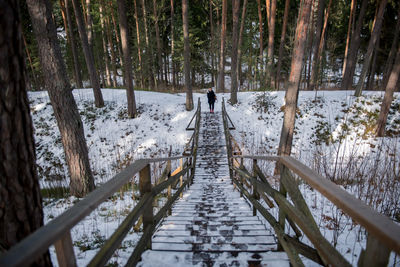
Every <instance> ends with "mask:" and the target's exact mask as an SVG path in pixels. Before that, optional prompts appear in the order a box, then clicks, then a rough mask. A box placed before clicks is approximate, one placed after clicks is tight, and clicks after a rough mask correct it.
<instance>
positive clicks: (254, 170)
mask: <svg viewBox="0 0 400 267" xmlns="http://www.w3.org/2000/svg"><path fill="white" fill-rule="evenodd" d="M256 165H257V160H256V159H253V177H254V179H256V180H257V173H256V168H255V166H256ZM253 197H254V199H256V200H259V199H260V195H259V194H258V191H257V186H256V185H255V184H253ZM256 215H257V208H256V207H255V206H254V205H253V216H256Z"/></svg>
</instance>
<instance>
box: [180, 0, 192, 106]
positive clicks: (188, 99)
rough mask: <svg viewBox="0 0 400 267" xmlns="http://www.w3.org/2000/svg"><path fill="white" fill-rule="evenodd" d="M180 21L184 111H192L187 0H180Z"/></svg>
mask: <svg viewBox="0 0 400 267" xmlns="http://www.w3.org/2000/svg"><path fill="white" fill-rule="evenodd" d="M182 21H183V40H184V52H183V53H184V54H183V56H184V65H183V72H184V75H185V91H186V110H192V109H193V107H194V106H193V94H192V84H191V82H190V42H189V18H188V0H182Z"/></svg>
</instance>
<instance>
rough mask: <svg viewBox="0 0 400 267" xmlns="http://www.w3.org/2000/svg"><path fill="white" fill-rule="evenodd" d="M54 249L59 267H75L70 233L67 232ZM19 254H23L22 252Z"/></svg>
mask: <svg viewBox="0 0 400 267" xmlns="http://www.w3.org/2000/svg"><path fill="white" fill-rule="evenodd" d="M54 247H55V248H56V254H57V260H58V265H59V266H60V267H75V266H76V259H75V253H74V247H73V245H72V238H71V233H70V232H69V231H68V232H67V233H65V234H64V236H63V237H62V238H61V239H60V240H58V241H57V242H56V243H55V244H54ZM21 254H23V252H22V253H21Z"/></svg>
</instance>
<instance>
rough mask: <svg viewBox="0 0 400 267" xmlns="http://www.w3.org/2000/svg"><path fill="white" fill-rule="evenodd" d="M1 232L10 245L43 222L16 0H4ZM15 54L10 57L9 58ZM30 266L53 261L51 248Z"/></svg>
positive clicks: (5, 244)
mask: <svg viewBox="0 0 400 267" xmlns="http://www.w3.org/2000/svg"><path fill="white" fill-rule="evenodd" d="M0 6H1V9H2V10H1V13H2V16H0V32H1V34H2V36H1V38H0V55H1V56H0V84H1V87H0V99H1V101H0V118H1V123H0V188H1V190H0V236H1V248H2V252H4V250H8V249H10V248H11V247H12V246H14V245H16V244H17V243H18V242H19V241H21V240H22V239H24V238H25V237H26V236H28V235H30V234H31V233H33V232H34V231H35V230H36V229H38V228H40V227H41V226H42V225H43V210H42V198H41V195H40V187H39V178H38V176H37V171H36V162H35V161H36V157H35V144H34V139H33V125H32V118H31V115H30V108H29V100H28V96H27V90H26V88H27V85H26V83H25V77H26V73H25V59H24V55H23V53H24V52H23V40H22V30H21V29H22V23H21V19H20V14H19V10H20V7H19V2H18V1H1V3H0ZM11 59H12V60H11ZM37 256H38V258H37V260H36V261H35V262H34V263H33V264H32V266H52V264H51V260H50V255H49V252H48V251H46V252H45V253H44V254H43V255H37Z"/></svg>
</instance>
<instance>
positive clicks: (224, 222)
mask: <svg viewBox="0 0 400 267" xmlns="http://www.w3.org/2000/svg"><path fill="white" fill-rule="evenodd" d="M204 223H207V224H208V225H222V224H225V225H230V224H232V225H233V224H235V225H255V224H262V223H261V221H260V220H258V219H254V220H246V221H219V222H215V221H204V220H201V221H190V220H187V221H164V223H163V225H179V224H182V225H203V224H204Z"/></svg>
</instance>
